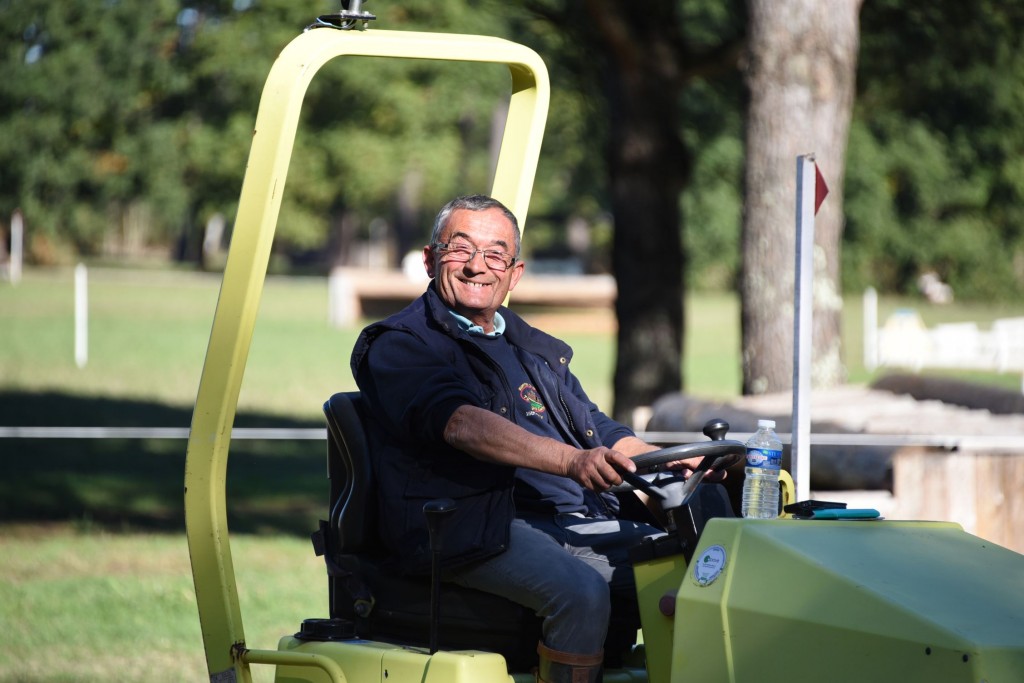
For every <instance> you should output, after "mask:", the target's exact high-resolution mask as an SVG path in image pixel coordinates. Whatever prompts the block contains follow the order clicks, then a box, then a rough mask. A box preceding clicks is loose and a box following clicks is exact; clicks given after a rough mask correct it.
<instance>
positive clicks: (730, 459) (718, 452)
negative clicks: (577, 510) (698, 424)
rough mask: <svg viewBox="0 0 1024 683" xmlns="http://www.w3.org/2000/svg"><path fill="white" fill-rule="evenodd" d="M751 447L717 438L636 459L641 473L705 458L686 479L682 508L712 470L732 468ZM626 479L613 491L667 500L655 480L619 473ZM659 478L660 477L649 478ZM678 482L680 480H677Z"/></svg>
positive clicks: (672, 447) (637, 456) (629, 473)
mask: <svg viewBox="0 0 1024 683" xmlns="http://www.w3.org/2000/svg"><path fill="white" fill-rule="evenodd" d="M746 453H747V446H746V444H744V443H743V442H742V441H734V440H731V439H715V440H713V441H698V442H695V443H684V444H679V445H677V446H669V447H668V448H660V449H658V450H656V451H648V452H647V453H641V454H640V455H635V456H633V462H634V463H636V467H637V469H638V470H642V469H649V468H652V467H655V466H658V465H664V464H666V463H670V462H675V461H676V460H689V459H690V458H697V457H700V458H702V459H701V461H700V462H699V463H698V464H697V467H696V468H694V470H693V473H692V474H691V475H690V476H689V478H688V479H687V480H686V484H685V485H684V486H683V489H682V491H681V492H680V497H679V500H680V501H681V502H679V505H685V504H686V503H687V502H689V500H690V498H691V497H692V496H693V494H694V492H695V491H696V490H697V487H698V486H700V484H701V482H702V481H703V480H704V476H705V475H706V474H707V473H708V472H709V471H711V470H716V471H721V470H725V469H728V468H729V467H732V466H733V465H735V464H736V463H738V462H739V461H740V460H742V459H744V458H745V457H746ZM619 474H620V475H621V476H622V484H620V485H618V486H614V487H612V490H613V491H618V490H628V489H639V490H641V491H643V492H644V493H646V494H647V495H649V496H651V497H653V498H658V499H661V500H662V501H664V500H665V499H666V495H665V493H664V491H662V490H661V489H659V488H658V487H657V486H656V485H655V483H654V482H653V481H651V480H650V479H648V478H646V477H645V476H643V475H640V474H636V473H635V472H626V471H624V470H619ZM647 476H648V477H656V476H658V475H647ZM676 480H677V481H678V479H676Z"/></svg>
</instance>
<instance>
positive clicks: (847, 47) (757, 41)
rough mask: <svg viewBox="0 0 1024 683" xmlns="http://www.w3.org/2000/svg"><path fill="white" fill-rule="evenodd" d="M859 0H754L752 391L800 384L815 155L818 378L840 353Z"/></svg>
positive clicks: (746, 345) (748, 356)
mask: <svg viewBox="0 0 1024 683" xmlns="http://www.w3.org/2000/svg"><path fill="white" fill-rule="evenodd" d="M860 5H861V0H842V1H840V0H835V1H834V2H829V3H821V2H818V1H817V0H750V2H749V11H750V43H749V48H748V59H747V66H746V78H747V85H748V88H749V91H750V103H749V105H748V108H747V143H746V150H747V155H746V199H745V202H744V215H743V242H742V248H743V275H742V279H741V290H740V292H741V297H740V298H741V309H742V316H741V317H742V345H743V393H744V394H760V393H766V392H776V391H784V390H788V389H790V388H792V386H793V353H792V348H793V343H792V340H793V306H792V301H793V283H794V277H793V276H794V271H795V268H794V256H793V255H794V254H795V253H796V251H795V244H796V231H795V229H794V226H795V225H796V211H795V201H794V198H795V196H796V158H797V156H799V155H800V154H803V153H809V152H814V153H816V155H817V161H818V164H819V167H820V169H821V171H822V174H823V175H824V176H825V177H826V178H827V180H828V182H829V184H830V186H831V188H832V191H831V193H830V195H829V198H828V201H827V202H826V203H825V204H823V205H822V207H821V212H820V213H819V214H818V216H817V219H816V222H815V240H814V241H815V250H814V262H815V266H814V270H815V272H814V333H813V342H812V346H813V351H812V368H811V374H812V377H813V379H814V382H815V384H818V385H824V386H829V385H834V384H837V383H839V382H840V381H842V380H843V379H845V377H844V375H845V373H844V372H843V367H842V362H841V360H840V354H839V351H840V348H839V343H840V335H839V314H840V310H841V308H842V298H841V296H840V287H839V247H840V240H841V238H842V228H843V219H842V216H843V211H842V209H843V193H842V188H843V170H844V164H845V153H846V143H847V137H848V131H849V126H850V116H851V113H852V110H853V96H854V79H855V75H856V69H857V50H858V42H859V32H858V13H859V11H860Z"/></svg>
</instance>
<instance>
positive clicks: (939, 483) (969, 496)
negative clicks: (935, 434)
mask: <svg viewBox="0 0 1024 683" xmlns="http://www.w3.org/2000/svg"><path fill="white" fill-rule="evenodd" d="M893 499H894V509H893V510H892V516H893V517H895V518H897V519H929V520H939V521H951V522H957V523H958V524H960V525H961V526H962V527H963V528H964V530H965V531H967V532H968V533H971V534H974V535H975V536H980V537H981V538H984V539H986V540H988V541H992V542H993V543H997V544H999V545H1001V546H1004V547H1006V548H1009V549H1011V550H1014V551H1016V552H1018V553H1024V523H1022V520H1024V453H1021V452H1020V451H1016V452H1014V451H1008V450H999V451H988V452H986V451H983V450H977V449H970V448H969V449H961V450H958V451H953V452H949V451H945V450H942V449H935V448H905V449H901V450H900V451H898V452H897V453H896V454H895V456H894V458H893Z"/></svg>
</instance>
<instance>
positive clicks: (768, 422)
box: [757, 420, 775, 429]
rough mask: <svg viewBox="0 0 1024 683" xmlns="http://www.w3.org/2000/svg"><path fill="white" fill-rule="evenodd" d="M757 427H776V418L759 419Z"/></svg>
mask: <svg viewBox="0 0 1024 683" xmlns="http://www.w3.org/2000/svg"><path fill="white" fill-rule="evenodd" d="M757 427H758V429H760V428H761V427H764V428H766V429H775V420H758V421H757Z"/></svg>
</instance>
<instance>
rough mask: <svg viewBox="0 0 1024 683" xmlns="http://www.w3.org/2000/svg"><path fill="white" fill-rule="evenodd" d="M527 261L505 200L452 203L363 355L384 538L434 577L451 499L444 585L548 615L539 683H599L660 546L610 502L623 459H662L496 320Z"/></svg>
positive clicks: (563, 352)
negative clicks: (430, 530) (434, 549)
mask: <svg viewBox="0 0 1024 683" xmlns="http://www.w3.org/2000/svg"><path fill="white" fill-rule="evenodd" d="M519 253H520V233H519V226H518V223H517V221H516V218H515V216H514V215H513V214H512V213H511V212H510V211H509V210H508V209H507V208H505V207H504V206H503V205H502V204H501V203H500V202H498V201H497V200H494V199H492V198H490V197H485V196H480V195H476V196H470V197H460V198H457V199H454V200H452V201H451V202H449V203H448V204H447V205H446V206H445V207H444V208H442V209H441V211H440V213H439V214H438V216H437V219H436V220H435V222H434V229H433V234H432V235H431V240H430V244H429V245H428V246H426V247H424V249H423V263H424V266H425V267H426V270H427V274H428V275H429V276H430V277H431V278H432V282H431V284H430V285H429V286H428V288H427V291H426V293H425V294H424V295H423V296H422V297H420V298H419V299H418V300H417V301H415V302H413V303H412V304H410V305H409V306H408V307H407V308H405V309H404V310H403V311H401V312H399V313H397V314H395V315H394V316H391V317H390V318H388V319H387V320H384V321H382V322H379V323H376V324H373V325H370V326H369V327H367V328H366V329H365V330H364V331H363V333H362V334H361V335H360V337H359V339H358V341H357V342H356V346H355V349H354V351H353V354H352V370H353V374H354V375H355V378H356V382H357V384H358V385H359V389H360V391H361V392H362V394H363V397H364V400H365V401H366V402H367V405H368V406H369V407H370V410H369V411H368V413H370V414H371V415H373V416H374V421H373V423H371V425H369V429H370V432H371V438H373V439H374V446H375V453H376V456H377V459H376V465H377V471H376V476H377V480H378V482H379V486H380V492H379V493H380V495H379V496H378V497H379V500H380V501H381V515H380V518H381V520H382V521H381V526H382V528H381V534H382V537H383V540H384V542H385V545H387V547H388V548H389V549H390V550H391V551H392V552H393V553H394V554H395V557H396V561H397V563H398V565H399V567H400V569H401V570H403V571H406V572H410V573H425V572H426V571H428V569H429V562H430V553H429V549H428V535H427V532H426V522H425V520H424V515H423V512H422V509H423V504H424V502H426V501H427V500H430V499H433V498H441V497H447V498H452V499H454V500H455V501H456V503H457V509H456V512H455V513H454V514H455V518H454V519H453V520H452V522H451V523H450V528H451V531H450V532H449V533H448V535H447V536H446V540H445V546H444V548H443V554H442V567H443V568H444V574H443V578H444V580H446V581H453V582H456V583H459V584H462V585H465V586H470V587H473V588H477V589H480V590H484V591H487V592H491V593H495V594H498V595H502V596H504V597H506V598H508V599H510V600H512V601H514V602H518V603H520V604H523V605H526V606H527V607H529V608H531V609H533V610H534V611H536V613H537V614H538V615H540V616H541V617H543V627H542V628H543V632H542V642H541V643H540V644H539V645H538V654H539V655H540V665H539V672H538V677H539V679H540V680H542V681H549V682H551V683H553V682H555V681H563V680H564V681H569V680H571V681H579V680H598V677H599V676H600V670H601V665H602V660H603V652H602V646H603V644H604V643H605V638H606V635H609V634H608V625H609V618H610V615H611V611H612V605H613V602H615V603H623V604H624V605H625V609H624V611H623V619H624V621H625V623H626V624H627V626H626V629H625V630H626V631H627V632H628V631H629V630H630V629H631V630H632V633H629V634H628V637H629V638H632V637H635V634H636V629H637V626H638V620H637V618H636V604H635V601H636V597H635V589H634V586H633V579H632V570H631V568H630V566H629V563H628V558H627V555H626V552H627V549H628V547H629V546H631V545H633V544H634V543H636V542H637V541H639V540H640V539H642V538H644V537H645V536H650V535H654V534H657V533H660V532H659V531H658V530H657V529H655V528H654V527H651V526H648V525H646V524H641V523H637V522H632V521H628V520H622V519H617V518H616V513H617V511H618V505H617V500H616V498H615V496H613V495H611V494H609V493H607V491H608V489H609V488H610V487H612V486H614V485H616V484H619V483H620V482H621V476H620V475H619V473H618V472H617V471H616V469H617V468H618V469H619V470H626V471H630V472H632V471H635V469H636V468H635V466H634V464H633V462H632V461H631V460H630V457H629V456H631V455H637V454H639V453H643V452H647V451H650V450H654V447H653V446H650V445H649V444H647V443H645V442H643V441H642V440H640V439H639V438H637V437H636V436H635V435H634V434H633V432H632V431H631V430H630V429H629V428H627V427H625V426H623V425H621V424H618V423H617V422H614V421H613V420H611V419H610V418H609V417H608V416H606V415H605V414H604V413H602V412H601V411H600V410H599V409H598V408H597V406H596V405H594V404H593V403H592V402H591V401H590V400H589V399H588V398H587V395H586V393H585V392H584V391H583V389H582V387H581V386H580V384H579V382H578V381H577V380H576V378H575V377H574V376H573V374H572V373H571V372H570V371H569V360H570V358H571V355H572V351H571V349H570V348H569V347H568V346H567V345H566V344H564V343H563V342H561V341H559V340H558V339H555V338H554V337H551V336H550V335H548V334H546V333H544V332H541V331H540V330H537V329H535V328H533V327H531V326H529V325H528V324H527V323H525V322H524V321H523V320H522V319H521V318H520V317H519V316H517V315H516V314H515V313H513V312H512V311H510V310H508V309H507V308H504V307H503V306H502V303H503V302H504V300H505V297H506V295H507V294H508V293H509V292H510V291H511V290H513V289H514V288H515V286H516V284H517V283H518V282H519V279H520V278H521V277H522V275H523V269H524V264H523V262H522V260H521V259H520V258H519ZM694 464H695V463H694ZM616 621H617V622H618V618H617V619H616ZM613 641H614V639H610V640H609V642H608V647H609V648H620V647H622V646H624V645H625V644H626V642H624V641H623V640H621V639H619V640H618V641H617V642H613ZM628 642H630V643H631V642H632V640H631V639H630V640H628ZM609 654H610V655H611V654H613V653H612V652H609ZM574 676H577V677H574ZM580 676H582V678H580Z"/></svg>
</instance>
